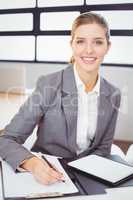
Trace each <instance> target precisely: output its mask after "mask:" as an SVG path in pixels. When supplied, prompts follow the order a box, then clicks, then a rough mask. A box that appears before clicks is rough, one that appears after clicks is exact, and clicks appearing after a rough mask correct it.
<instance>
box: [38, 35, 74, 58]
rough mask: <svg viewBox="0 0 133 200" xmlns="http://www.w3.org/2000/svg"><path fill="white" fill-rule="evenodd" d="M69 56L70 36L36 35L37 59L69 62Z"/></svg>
mask: <svg viewBox="0 0 133 200" xmlns="http://www.w3.org/2000/svg"><path fill="white" fill-rule="evenodd" d="M53 55H54V56H53ZM70 57H71V48H70V36H38V38H37V60H38V61H56V62H57V61H61V62H64V61H65V62H66V61H67V62H69V60H70Z"/></svg>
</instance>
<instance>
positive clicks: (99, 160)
mask: <svg viewBox="0 0 133 200" xmlns="http://www.w3.org/2000/svg"><path fill="white" fill-rule="evenodd" d="M68 165H69V166H71V167H74V168H76V169H78V170H81V171H83V172H85V173H88V174H90V175H93V176H95V177H97V178H99V179H102V180H105V181H107V182H108V183H110V184H112V185H117V184H119V183H121V182H124V181H125V180H127V179H129V178H131V177H132V178H133V167H131V166H127V165H124V164H121V163H118V162H115V161H112V160H109V159H107V158H104V157H101V156H97V155H89V156H86V157H84V158H80V159H78V160H75V161H72V162H69V163H68Z"/></svg>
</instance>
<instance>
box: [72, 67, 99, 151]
mask: <svg viewBox="0 0 133 200" xmlns="http://www.w3.org/2000/svg"><path fill="white" fill-rule="evenodd" d="M74 76H75V81H76V86H77V91H78V116H77V154H79V153H81V152H83V151H84V150H86V149H87V148H88V147H89V145H90V144H91V141H92V140H93V138H94V136H95V131H96V126H97V114H98V96H99V91H100V76H98V80H97V82H96V85H95V87H94V88H93V90H92V91H91V92H88V93H87V92H86V91H85V85H84V83H83V82H82V81H81V79H80V77H79V75H78V72H77V70H76V67H75V66H74Z"/></svg>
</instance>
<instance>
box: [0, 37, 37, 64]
mask: <svg viewBox="0 0 133 200" xmlns="http://www.w3.org/2000/svg"><path fill="white" fill-rule="evenodd" d="M34 59H35V37H34V36H2V37H0V60H21V61H22V60H26V61H29V60H30V61H33V60H34Z"/></svg>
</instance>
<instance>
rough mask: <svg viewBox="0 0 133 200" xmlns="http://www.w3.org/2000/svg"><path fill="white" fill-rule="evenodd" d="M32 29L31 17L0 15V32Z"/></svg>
mask: <svg viewBox="0 0 133 200" xmlns="http://www.w3.org/2000/svg"><path fill="white" fill-rule="evenodd" d="M32 29H33V15H32V14H30V13H28V14H3V15H0V31H25V30H27V31H31V30H32Z"/></svg>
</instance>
